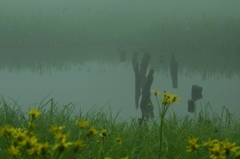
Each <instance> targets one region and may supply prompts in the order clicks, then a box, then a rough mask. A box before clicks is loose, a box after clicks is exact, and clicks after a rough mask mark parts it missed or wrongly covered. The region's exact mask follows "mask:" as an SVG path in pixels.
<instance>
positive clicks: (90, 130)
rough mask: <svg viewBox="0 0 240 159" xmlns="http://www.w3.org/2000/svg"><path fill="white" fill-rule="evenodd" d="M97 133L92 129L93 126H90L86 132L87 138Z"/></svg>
mask: <svg viewBox="0 0 240 159" xmlns="http://www.w3.org/2000/svg"><path fill="white" fill-rule="evenodd" d="M97 133H98V131H97V130H96V129H95V128H94V126H92V127H91V128H90V129H89V130H88V132H87V136H91V135H96V134H97Z"/></svg>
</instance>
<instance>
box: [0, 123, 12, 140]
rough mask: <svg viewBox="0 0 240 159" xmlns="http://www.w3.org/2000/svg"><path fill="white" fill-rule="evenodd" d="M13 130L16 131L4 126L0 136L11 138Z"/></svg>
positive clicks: (0, 130) (0, 129)
mask: <svg viewBox="0 0 240 159" xmlns="http://www.w3.org/2000/svg"><path fill="white" fill-rule="evenodd" d="M13 130H14V128H12V127H10V126H8V125H4V126H3V127H1V128H0V134H1V135H3V136H6V137H8V136H11V134H12V132H13Z"/></svg>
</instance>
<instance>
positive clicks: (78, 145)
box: [73, 140, 87, 152]
mask: <svg viewBox="0 0 240 159" xmlns="http://www.w3.org/2000/svg"><path fill="white" fill-rule="evenodd" d="M73 144H74V148H73V152H77V151H78V150H79V148H82V147H86V146H87V144H84V143H83V141H82V140H78V141H76V142H75V143H73Z"/></svg>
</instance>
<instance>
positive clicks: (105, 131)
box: [99, 129, 107, 137]
mask: <svg viewBox="0 0 240 159" xmlns="http://www.w3.org/2000/svg"><path fill="white" fill-rule="evenodd" d="M99 136H100V137H105V136H107V130H105V129H102V131H101V133H100V134H99Z"/></svg>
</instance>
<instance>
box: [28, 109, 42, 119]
mask: <svg viewBox="0 0 240 159" xmlns="http://www.w3.org/2000/svg"><path fill="white" fill-rule="evenodd" d="M40 114H41V112H39V111H38V110H37V109H35V108H33V109H32V110H29V111H28V115H29V116H31V117H32V119H35V118H37V117H38V116H39V115H40Z"/></svg>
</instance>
